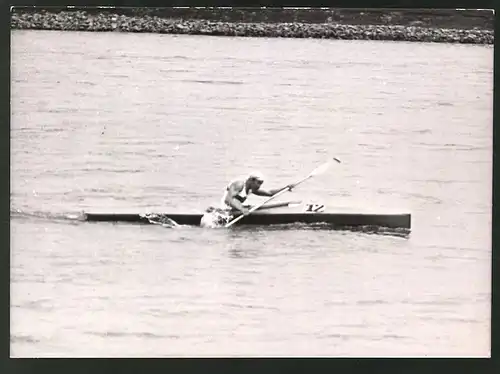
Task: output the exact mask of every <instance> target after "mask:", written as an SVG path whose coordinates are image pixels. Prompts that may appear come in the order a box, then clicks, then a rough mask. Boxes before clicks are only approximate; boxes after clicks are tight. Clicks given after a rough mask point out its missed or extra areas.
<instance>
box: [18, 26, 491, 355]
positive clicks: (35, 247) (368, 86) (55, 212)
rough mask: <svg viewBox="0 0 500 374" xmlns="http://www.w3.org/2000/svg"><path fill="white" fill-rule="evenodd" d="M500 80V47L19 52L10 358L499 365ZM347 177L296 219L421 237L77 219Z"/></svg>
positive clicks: (51, 46)
mask: <svg viewBox="0 0 500 374" xmlns="http://www.w3.org/2000/svg"><path fill="white" fill-rule="evenodd" d="M492 77H493V48H492V46H471V45H449V44H432V43H406V42H374V41H334V40H299V39H296V40H293V39H267V38H261V39H259V38H230V37H203V36H172V35H152V34H120V33H77V32H55V31H54V32H49V31H43V32H42V31H13V32H12V123H11V139H12V140H11V162H12V164H11V165H12V166H11V189H12V192H11V243H12V244H11V253H12V256H11V355H12V356H15V357H55V356H65V357H67V356H70V357H90V356H92V357H96V356H98V357H102V356H108V357H109V356H112V357H115V356H129V357H130V356H133V357H137V356H142V357H145V356H148V357H166V356H289V355H300V356H331V357H338V356H391V357H392V356H461V355H467V356H488V355H489V354H490V291H491V287H490V279H491V271H490V267H491V170H492V93H493V83H492ZM332 156H335V157H338V158H340V159H341V160H342V163H341V164H338V165H335V166H334V167H332V168H331V169H330V170H329V171H328V173H326V174H325V175H322V176H320V177H318V178H315V179H313V180H310V181H308V182H306V183H305V184H304V185H302V186H301V187H300V188H298V189H297V190H295V191H294V192H292V193H290V194H289V196H286V197H284V199H286V198H290V199H293V200H297V199H299V200H302V201H306V202H313V203H322V204H325V205H326V206H327V209H328V210H330V211H332V210H333V211H337V210H338V211H357V212H362V211H374V212H378V213H386V212H410V213H411V214H412V230H411V233H410V234H409V235H405V236H399V235H378V234H373V233H367V232H353V231H345V230H327V229H311V228H308V227H303V226H292V227H285V228H284V227H280V228H265V227H253V228H243V227H240V228H235V229H229V230H226V229H202V228H196V227H192V228H184V227H182V228H176V229H168V228H164V227H161V226H141V225H130V224H109V223H97V224H93V223H86V222H80V221H75V220H70V219H68V218H67V216H68V215H71V214H78V213H79V212H81V211H92V212H139V213H140V212H148V211H164V212H187V213H191V212H198V211H200V210H203V209H205V208H206V207H208V206H209V205H214V204H217V203H218V201H219V199H220V197H221V195H222V190H223V188H224V186H225V185H226V184H227V183H228V182H229V181H230V180H231V179H232V178H234V177H235V176H238V175H241V174H245V173H247V172H248V171H249V170H252V169H258V170H260V171H261V172H263V173H264V174H265V175H266V176H267V180H266V183H265V186H268V187H270V188H274V187H281V186H282V185H284V184H287V183H291V182H293V181H295V180H297V179H300V178H302V177H303V176H305V175H307V174H308V173H309V172H310V171H311V170H313V169H314V168H315V167H317V166H318V165H320V164H321V163H323V162H324V161H325V160H326V159H328V158H329V157H332ZM252 201H253V202H255V201H261V200H257V199H255V200H252Z"/></svg>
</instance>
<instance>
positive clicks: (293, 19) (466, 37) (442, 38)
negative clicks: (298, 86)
mask: <svg viewBox="0 0 500 374" xmlns="http://www.w3.org/2000/svg"><path fill="white" fill-rule="evenodd" d="M11 27H12V29H18V30H27V29H31V30H67V31H101V32H103V31H117V32H149V33H163V34H189V35H215V36H246V37H274V38H280V37H281V38H315V39H344V40H391V41H398V40H399V41H417V42H441V43H468V44H493V43H494V13H493V12H492V11H489V10H454V9H436V10H432V9H406V10H401V9H386V10H382V9H265V8H264V9H261V8H253V9H242V8H122V9H120V8H80V9H78V8H69V9H68V8H50V9H37V8H34V7H30V8H28V7H26V8H15V9H13V11H12V17H11Z"/></svg>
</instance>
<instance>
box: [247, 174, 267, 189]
mask: <svg viewBox="0 0 500 374" xmlns="http://www.w3.org/2000/svg"><path fill="white" fill-rule="evenodd" d="M262 183H264V176H263V175H262V173H260V172H258V171H254V172H252V173H250V174H249V176H248V178H247V184H248V187H250V189H253V190H257V189H259V187H260V186H262Z"/></svg>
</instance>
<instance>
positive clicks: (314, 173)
mask: <svg viewBox="0 0 500 374" xmlns="http://www.w3.org/2000/svg"><path fill="white" fill-rule="evenodd" d="M333 160H334V161H337V162H338V163H340V160H339V159H338V158H335V157H334V158H333ZM331 162H332V161H331V160H330V161H328V162H325V163H324V164H322V165H320V166H318V167H317V168H316V169H314V170H313V171H312V172H311V173H310V174H309V175H308V176H307V177H305V178H303V179H301V180H300V181H298V182H296V183H294V184H293V186H294V188H295V187H297V186H298V185H299V184H301V183H304V182H305V181H306V180H309V179H310V178H312V177H315V176H317V175H320V174H323V173H324V172H325V171H326V170H327V169H328V168H329V167H330V165H331ZM290 190H291V188H289V187H285V188H283V189H282V190H281V191H279V192H277V193H275V194H274V195H273V196H271V197H270V198H269V199H267V200H266V201H264V202H263V203H261V204H258V205H256V206H254V207H253V208H252V209H250V210H249V211H248V215H250V214H252V213H253V212H254V211H256V210H257V209H259V208H260V207H261V206H263V205H264V204H266V203H268V202H269V201H271V200H273V199H275V198H276V197H278V196H280V195H282V194H284V193H285V192H288V191H290ZM243 217H245V215H244V214H242V215H240V216H238V217H236V218H235V219H233V220H232V221H231V222H229V223H228V224H226V226H225V227H230V226H232V225H233V224H235V223H236V222H238V221H239V220H240V219H242V218H243Z"/></svg>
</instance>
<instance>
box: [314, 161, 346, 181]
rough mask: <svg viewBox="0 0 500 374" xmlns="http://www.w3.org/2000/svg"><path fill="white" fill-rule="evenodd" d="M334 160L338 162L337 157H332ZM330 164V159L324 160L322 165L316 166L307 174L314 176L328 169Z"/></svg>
mask: <svg viewBox="0 0 500 374" xmlns="http://www.w3.org/2000/svg"><path fill="white" fill-rule="evenodd" d="M333 159H334V160H335V161H337V162H340V161H339V159H338V158H333ZM330 165H331V161H328V162H325V163H324V164H323V165H320V166H318V167H317V168H316V169H314V170H313V171H312V172H311V174H309V176H310V177H314V176H316V175H320V174H323V173H324V172H325V171H327V170H328V168H329V167H330Z"/></svg>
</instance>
